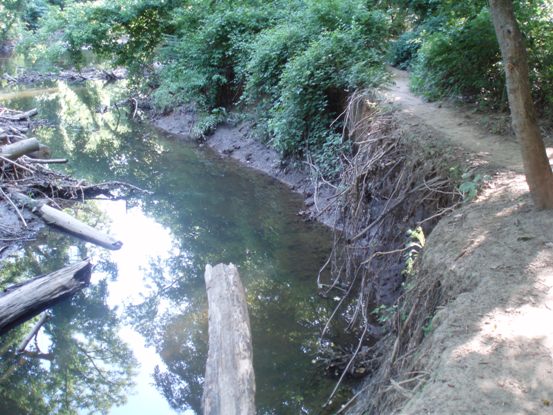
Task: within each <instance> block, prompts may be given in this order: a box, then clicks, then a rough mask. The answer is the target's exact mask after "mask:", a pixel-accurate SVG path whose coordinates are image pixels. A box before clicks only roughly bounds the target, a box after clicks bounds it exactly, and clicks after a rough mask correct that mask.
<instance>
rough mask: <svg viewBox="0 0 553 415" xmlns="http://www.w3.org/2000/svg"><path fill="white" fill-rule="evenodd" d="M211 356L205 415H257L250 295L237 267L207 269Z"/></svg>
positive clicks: (209, 353) (205, 384)
mask: <svg viewBox="0 0 553 415" xmlns="http://www.w3.org/2000/svg"><path fill="white" fill-rule="evenodd" d="M205 283H206V288H207V299H208V303H209V352H208V356H207V364H206V370H205V381H204V396H203V407H204V415H221V414H224V415H254V414H255V399H254V398H255V378H254V372H253V352H252V342H251V334H250V319H249V316H248V308H247V305H246V294H245V292H244V288H243V286H242V283H241V282H240V276H239V275H238V271H237V269H236V267H235V266H234V265H232V264H230V265H224V264H219V265H217V266H215V267H214V268H212V267H211V265H207V267H206V270H205Z"/></svg>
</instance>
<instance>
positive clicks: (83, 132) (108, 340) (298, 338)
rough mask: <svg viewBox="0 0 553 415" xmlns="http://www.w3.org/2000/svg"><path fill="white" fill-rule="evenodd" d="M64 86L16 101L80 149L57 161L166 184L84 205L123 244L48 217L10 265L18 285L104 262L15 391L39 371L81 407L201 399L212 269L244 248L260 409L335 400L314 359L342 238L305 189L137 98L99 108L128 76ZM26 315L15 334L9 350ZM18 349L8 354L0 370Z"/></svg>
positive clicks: (48, 391) (122, 410)
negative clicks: (323, 286)
mask: <svg viewBox="0 0 553 415" xmlns="http://www.w3.org/2000/svg"><path fill="white" fill-rule="evenodd" d="M56 88H57V89H56V91H55V92H54V91H48V90H44V91H43V92H42V93H41V94H22V95H20V96H19V97H18V98H17V99H13V100H11V101H6V102H5V104H4V105H7V104H9V105H10V106H11V107H14V108H19V109H29V108H32V107H38V110H39V114H40V116H41V117H45V118H47V119H48V122H49V124H48V125H46V126H44V127H40V128H38V129H37V130H36V131H35V132H34V134H35V135H36V137H37V138H38V139H39V140H40V141H41V142H44V143H46V144H48V145H49V146H50V148H51V152H52V156H53V157H67V158H68V159H69V160H70V163H68V165H67V166H60V167H58V166H56V167H57V168H62V169H66V170H65V171H66V172H69V173H72V174H74V175H75V176H77V177H80V178H84V179H86V180H88V181H90V182H105V181H109V180H118V181H124V182H128V183H130V184H133V185H135V186H138V187H141V188H144V189H147V190H149V191H152V192H153V194H152V195H136V196H133V197H131V198H129V199H128V200H127V201H118V202H108V201H93V202H87V203H86V204H84V205H82V206H78V207H71V208H70V209H69V210H70V213H72V214H74V215H76V216H77V217H78V218H79V219H81V220H83V221H85V222H87V223H89V224H91V225H93V226H96V227H98V228H99V229H103V230H105V231H107V232H108V233H110V234H112V235H114V236H116V237H117V238H118V239H121V240H122V241H123V247H122V248H121V249H120V250H119V251H115V252H111V251H106V250H104V249H101V248H98V247H95V246H92V245H91V244H88V243H85V242H82V241H77V240H75V239H73V238H71V237H69V236H66V235H62V234H60V233H59V232H55V231H52V230H48V229H46V230H45V231H44V232H43V234H42V235H41V236H40V237H39V238H38V239H37V241H36V242H34V243H32V244H29V245H27V246H25V247H24V250H23V251H22V252H21V253H20V254H18V255H16V256H15V257H14V258H13V259H12V260H11V261H7V262H6V263H5V264H4V267H3V268H2V269H0V283H2V284H5V285H9V283H10V282H12V283H13V282H14V281H20V280H24V279H26V278H31V277H33V276H35V275H38V274H40V273H44V272H51V271H52V270H55V269H59V268H60V267H63V266H65V265H67V264H69V263H71V262H74V261H77V260H80V259H82V258H85V257H90V258H91V259H92V261H93V263H94V264H95V269H94V273H93V281H92V284H91V285H90V287H88V288H87V289H86V290H83V292H82V293H80V294H79V295H76V296H75V297H74V298H73V299H72V300H71V301H69V302H65V303H63V304H60V305H58V306H56V307H55V308H54V309H53V310H52V318H51V320H50V321H49V323H48V324H47V325H46V326H45V327H44V330H43V331H41V334H40V336H39V337H40V338H42V340H41V341H43V343H41V345H39V348H40V349H44V350H41V352H48V353H49V355H51V356H52V358H51V359H52V360H49V362H50V363H49V366H48V367H47V365H44V364H41V363H40V361H37V360H36V359H34V360H33V359H30V360H28V361H26V362H25V364H24V365H23V366H20V367H19V366H17V364H19V363H16V365H15V367H16V369H15V371H12V372H10V373H13V375H12V376H11V377H10V378H9V382H10V383H9V385H10V386H9V388H10V389H9V391H10V392H12V391H13V394H14V396H18V397H19V396H22V395H21V394H19V395H17V393H18V391H19V390H21V389H25V388H27V389H28V388H29V386H28V385H29V384H32V385H33V386H32V388H33V389H32V390H34V391H37V393H36V394H35V395H30V396H29V397H28V398H26V399H28V400H29V402H28V403H26V405H30V406H31V407H33V408H36V409H35V412H34V413H56V412H59V411H61V409H62V408H63V406H64V405H70V406H72V407H74V408H81V409H83V408H86V410H85V409H83V411H81V410H79V413H81V412H82V413H86V412H87V411H89V410H99V408H101V409H102V410H103V411H105V412H106V413H111V414H153V413H155V414H171V413H177V412H178V413H186V414H193V413H201V395H202V382H203V374H204V369H205V359H206V354H207V341H208V339H207V299H206V293H205V285H204V281H203V272H204V269H205V265H206V264H207V263H210V264H216V263H219V262H226V263H228V262H233V263H235V264H236V265H237V266H238V269H239V272H240V276H241V278H242V280H243V283H244V286H245V288H246V292H247V300H248V308H249V312H250V319H251V328H252V339H253V347H254V368H255V373H256V383H257V395H256V404H257V410H258V413H259V414H260V415H263V414H298V413H306V414H323V413H332V410H331V409H329V411H327V412H325V411H323V410H322V409H321V406H320V405H321V403H322V402H324V400H325V398H326V397H327V396H328V393H329V392H330V390H331V389H332V387H333V386H334V382H333V381H332V380H331V379H326V378H324V377H323V374H322V373H321V369H320V368H318V367H316V366H314V365H313V364H312V360H313V357H314V356H315V353H316V350H317V342H318V336H319V334H320V333H321V330H322V328H323V327H324V325H325V323H326V318H327V317H328V316H329V315H330V313H331V312H332V307H333V304H332V303H328V302H325V301H324V300H322V299H321V298H319V297H318V295H317V293H316V284H315V280H316V275H317V272H318V271H319V267H320V266H321V264H323V263H324V262H325V260H326V258H327V255H328V253H329V247H330V235H329V232H328V230H327V229H325V228H322V227H321V226H319V225H317V224H314V223H305V222H303V221H302V220H301V219H300V218H299V217H298V216H297V215H296V212H298V211H299V210H301V209H302V205H301V199H300V198H299V197H298V196H297V195H294V194H292V193H290V192H289V191H288V190H287V189H286V188H284V187H283V186H281V185H280V184H278V183H276V182H275V181H273V180H272V179H270V178H268V177H265V176H262V175H258V174H256V173H254V172H251V171H247V170H245V169H244V168H242V167H240V166H238V165H237V164H235V163H234V162H232V161H229V160H225V159H221V158H220V157H219V156H217V155H215V154H214V153H212V152H210V151H209V150H206V149H200V148H198V147H197V146H196V145H195V144H194V143H184V142H178V141H177V140H176V139H175V137H172V136H168V135H166V134H162V133H160V132H159V131H156V130H154V129H152V128H149V127H148V126H147V125H145V124H144V123H138V122H133V121H132V120H130V119H129V117H128V114H127V113H126V112H125V110H124V109H120V110H118V111H112V112H108V113H99V112H97V111H96V110H97V109H98V108H99V107H101V106H105V105H109V104H110V103H111V102H112V101H113V102H116V101H118V100H120V97H121V93H122V92H124V91H122V88H121V86H115V87H111V88H112V89H111V90H108V89H106V88H104V86H103V84H102V83H101V82H90V83H87V84H86V88H85V87H83V86H70V85H67V84H64V83H61V82H59V83H58V84H57V86H56ZM25 330H26V328H25V327H23V328H21V330H14V331H13V332H11V333H10V334H9V336H6V337H4V338H1V339H0V353H1V352H2V350H8V351H9V350H12V348H13V346H11V345H13V344H17V341H18V339H19V338H20V337H21V336H23V335H24V333H25ZM44 339H47V340H44ZM30 347H34V346H30ZM14 362H16V358H15V357H14V356H13V355H9V356H8V357H6V358H5V359H2V356H1V355H0V370H4V369H3V366H2V365H6V366H8V367H14ZM10 365H11V366H10ZM18 367H19V368H18ZM98 368H101V370H98ZM9 370H12V369H9ZM67 376H71V381H72V387H71V388H69V389H68V388H66V387H65V386H64V385H65V384H66V382H67ZM0 379H1V377H0ZM0 387H3V385H2V384H1V381H0ZM76 391H79V392H76ZM62 397H63V399H61V398H62ZM125 400H126V402H124V401H125ZM2 405H4V406H2ZM10 405H12V406H13V405H18V406H17V407H20V406H21V405H23V403H20V402H18V401H14V402H12V401H9V402H8V401H5V402H4V403H2V402H0V413H10V412H9V411H10V408H11V406H10Z"/></svg>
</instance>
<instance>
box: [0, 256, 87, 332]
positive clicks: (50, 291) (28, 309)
mask: <svg viewBox="0 0 553 415" xmlns="http://www.w3.org/2000/svg"><path fill="white" fill-rule="evenodd" d="M91 269H92V265H91V264H90V261H89V260H84V261H81V262H78V263H76V264H73V265H70V266H68V267H65V268H62V269H60V270H58V271H55V272H52V273H50V274H47V275H43V276H40V277H36V278H34V279H32V280H30V281H26V282H24V283H21V284H17V285H14V286H12V287H9V288H7V289H6V290H4V292H3V293H0V336H1V335H3V334H5V333H6V332H8V331H9V330H10V329H12V328H14V327H16V326H18V325H19V324H21V323H23V322H25V321H27V320H29V319H30V318H32V317H34V316H36V315H37V314H39V313H41V312H42V311H44V310H45V309H47V308H48V307H50V306H52V305H54V304H55V303H57V302H59V301H62V300H64V299H66V298H69V297H71V296H72V295H73V294H75V293H76V292H77V291H79V290H80V289H82V288H83V287H85V286H87V285H88V284H89V282H90V274H91Z"/></svg>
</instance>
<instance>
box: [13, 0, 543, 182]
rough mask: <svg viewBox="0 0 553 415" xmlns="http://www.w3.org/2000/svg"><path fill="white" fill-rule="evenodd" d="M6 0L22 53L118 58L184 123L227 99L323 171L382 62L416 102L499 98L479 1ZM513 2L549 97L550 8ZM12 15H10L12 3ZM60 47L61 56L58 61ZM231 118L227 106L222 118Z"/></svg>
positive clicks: (203, 126)
mask: <svg viewBox="0 0 553 415" xmlns="http://www.w3.org/2000/svg"><path fill="white" fill-rule="evenodd" d="M16 3H17V2H14V5H12V6H9V5H7V6H5V9H6V10H8V9H10V8H11V9H17V8H19V9H18V10H20V15H21V19H20V20H21V21H22V22H23V24H22V26H23V27H24V28H26V31H25V35H24V36H23V37H22V41H21V42H20V49H21V50H24V51H25V53H26V54H27V56H28V58H29V59H30V60H31V61H33V62H37V61H39V62H45V61H47V62H50V63H53V64H55V65H56V66H58V67H59V66H60V65H63V64H69V65H82V64H84V63H86V62H87V59H88V58H87V57H88V56H90V50H92V51H93V52H94V54H95V55H96V56H98V57H100V58H102V59H104V60H108V61H109V62H110V63H111V64H112V65H124V66H126V67H128V68H129V69H130V72H131V75H132V77H133V79H134V80H135V81H136V85H137V86H139V87H140V88H141V91H142V92H146V93H147V94H148V95H150V96H151V97H152V98H153V102H154V104H155V106H156V107H157V109H158V110H160V111H169V110H171V109H172V108H174V107H176V106H178V105H190V104H193V105H194V106H195V108H196V110H197V111H198V112H199V113H200V114H202V116H203V117H202V120H201V121H200V122H199V123H198V126H199V128H198V129H197V130H196V132H197V133H198V134H199V135H201V134H203V133H207V132H209V131H212V128H213V126H214V125H216V124H217V123H219V122H221V121H224V120H226V119H227V118H228V116H229V113H230V112H232V111H233V110H236V109H237V108H239V109H240V113H244V112H246V113H247V114H248V117H249V118H250V121H252V122H253V124H254V125H255V126H256V127H257V128H256V129H255V132H256V135H257V136H259V137H262V138H264V139H265V140H266V141H268V142H270V143H271V144H272V145H273V146H274V147H275V148H276V149H278V150H279V151H280V152H281V153H282V155H283V156H293V157H296V158H300V159H308V160H309V161H310V162H313V163H314V164H315V165H317V166H319V168H321V169H322V171H323V172H324V174H325V175H326V176H328V177H333V176H335V175H336V173H337V172H338V169H339V164H340V163H339V158H340V154H341V153H342V152H343V151H344V150H346V151H347V149H348V147H349V143H348V142H347V140H344V139H343V132H344V127H345V126H344V124H343V112H344V110H345V108H346V102H347V98H348V97H349V96H350V95H351V94H352V93H353V91H354V90H356V89H358V88H366V87H374V86H377V85H380V84H382V83H383V82H385V81H386V78H387V76H386V71H385V64H386V63H391V64H393V65H396V66H399V67H400V68H409V69H410V70H411V72H412V76H411V82H412V87H413V89H414V90H415V91H417V92H418V93H420V94H422V95H424V96H425V97H427V98H428V99H438V98H443V97H456V98H460V99H463V100H471V101H475V102H478V103H479V104H480V105H481V106H484V107H487V108H503V109H505V108H506V102H507V96H506V91H505V79H504V75H503V67H502V64H501V56H500V53H499V47H498V45H497V41H496V39H495V33H494V30H493V25H492V23H491V18H490V13H489V9H488V4H487V1H485V0H471V1H465V2H450V1H446V2H435V1H429V0H389V1H386V2H379V1H368V0H354V1H348V2H341V1H337V0H324V1H312V0H272V1H263V2H261V1H259V0H248V1H242V2H239V3H237V2H235V1H217V2H207V1H202V0H192V1H186V2H176V1H162V2H159V1H151V0H140V1H134V2H126V1H120V0H117V1H110V2H103V1H97V2H81V1H64V2H57V1H47V0H35V1H34V2H28V3H27V4H26V5H25V6H22V5H20V4H19V3H17V7H16ZM516 3H517V8H516V12H517V17H518V18H519V20H520V24H521V27H522V30H523V32H524V36H525V38H526V42H527V47H528V50H529V56H530V67H531V71H530V74H531V78H532V79H531V80H532V85H533V91H532V92H533V96H534V98H535V100H536V102H537V103H538V106H539V108H540V109H541V111H542V113H548V112H549V111H551V108H553V71H552V70H551V68H552V67H553V65H552V62H553V50H552V47H551V46H550V45H551V44H552V42H551V40H553V39H551V36H553V35H552V33H553V31H552V30H551V25H552V23H551V18H550V17H551V12H552V10H551V5H550V4H549V3H548V2H546V1H544V0H527V1H522V2H516ZM12 14H13V13H12ZM68 57H69V59H67V58H68ZM235 118H236V117H235Z"/></svg>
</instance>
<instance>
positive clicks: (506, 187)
mask: <svg viewBox="0 0 553 415" xmlns="http://www.w3.org/2000/svg"><path fill="white" fill-rule="evenodd" d="M394 76H395V79H396V85H395V86H393V87H391V88H390V89H389V90H388V91H387V93H386V94H387V97H388V99H389V100H390V101H392V102H394V103H396V104H397V105H398V106H399V108H400V109H401V111H402V112H404V113H406V114H407V115H408V117H406V118H407V119H408V120H412V121H408V122H413V123H416V122H421V123H425V124H428V126H430V127H432V128H434V129H435V130H437V131H439V132H440V133H441V134H440V136H443V139H445V140H449V141H451V143H452V144H454V145H456V146H461V147H463V148H465V149H466V150H468V151H472V152H475V153H477V154H478V155H479V156H480V157H482V158H483V159H485V160H487V161H488V162H489V163H491V164H492V165H495V166H496V167H500V170H502V172H501V173H499V174H497V175H495V176H494V178H493V179H492V180H491V181H490V182H489V183H488V184H487V185H486V188H485V189H484V191H483V193H482V194H481V195H480V197H479V198H478V200H477V201H476V202H474V203H470V204H467V205H466V206H464V207H462V208H461V209H458V210H457V211H455V212H454V213H453V214H451V215H449V216H447V217H446V218H444V219H443V220H442V221H441V222H440V223H439V224H438V226H437V227H436V228H435V230H434V231H433V232H432V234H431V235H430V237H429V239H428V241H427V245H426V247H425V250H424V254H423V259H422V271H421V273H420V274H421V275H424V277H422V276H419V278H431V279H432V280H433V281H432V282H433V283H435V284H439V286H440V287H441V288H440V301H439V303H440V306H439V307H438V309H437V310H436V312H435V314H434V315H433V316H428V318H429V319H431V320H430V321H431V323H429V325H428V326H427V327H428V330H429V333H428V334H426V335H425V338H424V340H423V342H422V344H421V345H420V347H419V349H418V350H417V352H416V354H415V355H414V357H411V358H410V359H412V360H411V362H412V366H411V368H412V369H414V370H416V371H418V372H416V373H422V374H424V376H426V378H425V380H424V382H418V383H416V384H414V383H413V382H411V383H403V384H404V385H409V387H402V388H401V390H400V391H399V392H400V394H401V395H402V399H405V398H406V399H405V400H404V401H403V403H402V404H401V407H397V408H396V411H394V413H400V414H412V415H418V414H436V415H438V414H439V415H461V414H482V415H488V414H512V415H515V414H553V328H552V327H553V326H552V324H551V323H552V322H553V212H551V211H541V212H538V211H536V210H535V209H534V208H533V206H532V203H531V201H530V198H529V195H528V187H527V185H526V182H525V180H524V176H523V175H522V174H521V173H522V163H521V160H520V155H519V150H518V147H517V144H516V142H514V141H513V140H512V138H508V137H507V138H505V137H501V136H495V135H490V134H487V133H485V132H484V131H483V129H482V128H480V127H479V126H478V125H476V123H473V120H471V118H467V117H466V115H467V114H465V113H463V112H458V111H454V110H453V109H448V108H445V106H440V104H438V103H425V102H423V101H422V100H421V99H419V98H418V97H415V96H414V95H413V94H411V93H410V92H409V89H408V85H407V77H406V74H405V73H404V72H401V71H395V70H394ZM469 116H470V115H469ZM413 120H414V121H413ZM549 150H550V151H551V149H549ZM501 168H502V169H501ZM505 169H506V170H510V171H505ZM412 373H414V372H411V374H409V373H405V374H403V375H404V378H405V379H408V378H412V377H413V375H412ZM397 381H401V378H398V379H397ZM400 383H401V382H400ZM391 389H393V388H391Z"/></svg>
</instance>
